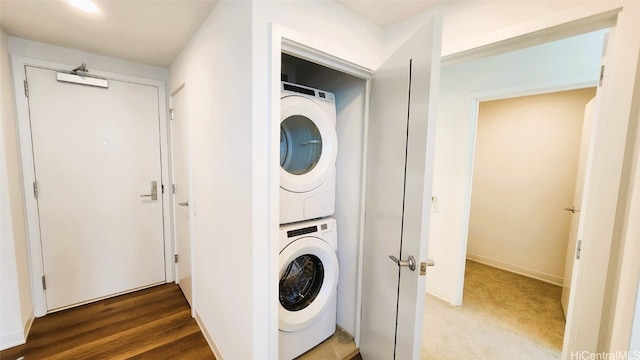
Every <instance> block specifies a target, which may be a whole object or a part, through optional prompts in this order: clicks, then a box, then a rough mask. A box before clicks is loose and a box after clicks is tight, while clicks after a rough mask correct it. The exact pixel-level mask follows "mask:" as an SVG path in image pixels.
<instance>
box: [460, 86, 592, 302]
mask: <svg viewBox="0 0 640 360" xmlns="http://www.w3.org/2000/svg"><path fill="white" fill-rule="evenodd" d="M574 80H576V81H574ZM597 85H598V84H597V81H595V80H594V81H590V80H582V79H572V81H566V82H563V83H561V84H552V83H550V82H542V83H535V84H524V85H522V86H517V87H513V88H501V89H494V90H487V91H482V92H477V93H472V94H471V108H472V112H471V120H470V121H471V126H470V131H469V136H470V139H471V141H470V143H469V148H468V151H467V158H468V159H469V160H468V163H467V165H468V166H467V177H466V179H465V195H464V207H463V208H464V214H463V222H462V228H463V231H462V239H461V240H460V241H461V244H462V246H461V247H460V252H459V253H458V254H457V258H458V260H457V265H456V270H457V274H456V276H457V282H456V283H457V289H456V293H455V298H454V303H453V305H454V306H462V300H463V297H464V275H465V267H466V265H465V261H466V255H467V245H468V240H469V221H470V219H471V195H472V182H473V172H474V165H475V153H476V140H477V130H478V116H479V109H480V103H481V102H485V101H493V100H503V99H511V98H515V97H521V96H532V95H540V94H548V93H554V92H560V91H570V90H578V89H585V88H589V87H596V86H597ZM543 281H547V280H543Z"/></svg>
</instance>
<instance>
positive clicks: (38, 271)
mask: <svg viewBox="0 0 640 360" xmlns="http://www.w3.org/2000/svg"><path fill="white" fill-rule="evenodd" d="M11 63H12V75H13V86H14V94H15V102H16V115H17V125H18V139H19V142H20V150H19V152H20V163H21V170H22V182H23V183H22V186H23V191H24V204H25V219H26V230H27V244H28V249H27V252H28V256H29V269H30V279H31V292H32V294H33V297H32V298H33V308H34V315H35V316H36V317H41V316H44V315H46V314H47V306H46V297H45V290H44V289H43V288H42V276H43V274H44V264H43V260H42V245H41V240H40V225H39V224H40V218H39V214H38V207H37V201H36V199H35V197H34V196H33V195H32V194H33V182H34V181H35V164H34V159H33V146H32V142H31V125H30V117H29V102H28V98H27V96H26V94H25V91H22V89H24V81H25V80H26V71H25V66H34V67H40V68H45V69H49V70H53V71H60V70H62V71H68V70H70V69H73V68H74V67H75V66H77V64H75V65H70V64H62V63H56V62H51V61H46V60H40V59H34V58H30V57H25V56H19V55H12V56H11ZM91 74H92V75H98V76H102V77H106V78H108V79H112V80H117V81H124V82H130V83H135V84H140V85H150V86H155V87H156V88H157V89H158V114H159V118H158V121H159V127H160V149H159V150H160V161H161V167H162V169H161V180H162V184H164V185H165V191H164V193H163V196H162V214H163V216H162V217H163V219H162V222H163V233H164V263H165V279H166V282H171V281H173V279H174V272H173V261H171V260H172V257H173V245H172V238H173V237H172V236H171V234H172V227H173V224H172V222H171V221H170V220H169V219H171V198H172V196H171V192H170V191H168V187H167V186H166V185H167V184H170V183H171V182H170V175H169V174H170V173H169V151H168V134H167V111H166V109H167V100H166V90H165V83H164V81H159V80H153V79H146V78H141V77H135V76H130V75H124V74H118V73H113V72H107V71H101V70H93V69H91Z"/></svg>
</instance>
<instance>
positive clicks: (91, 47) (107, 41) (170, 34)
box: [0, 0, 443, 67]
mask: <svg viewBox="0 0 640 360" xmlns="http://www.w3.org/2000/svg"><path fill="white" fill-rule="evenodd" d="M217 1H218V0H144V1H142V0H124V1H122V0H94V2H95V3H96V4H98V6H99V7H100V9H101V12H100V13H99V14H85V13H82V12H81V11H79V10H76V9H75V8H73V7H72V6H70V5H69V4H68V3H67V2H66V1H65V0H0V26H1V27H2V29H4V31H5V32H6V33H7V34H9V35H12V36H16V37H20V38H24V39H29V40H34V41H38V42H43V43H48V44H53V45H58V46H62V47H67V48H72V49H77V50H82V51H87V52H92V53H96V54H102V55H107V56H112V57H116V58H121V59H126V60H130V61H135V62H140V63H144V64H150V65H156V66H161V67H168V66H169V65H171V63H172V62H173V60H174V59H175V58H176V56H177V55H178V54H179V53H180V50H182V48H183V47H184V45H185V44H186V43H187V41H189V39H190V38H191V36H192V35H193V34H194V33H195V32H196V31H197V29H198V28H199V27H200V25H201V24H202V22H203V21H204V19H205V18H206V16H207V15H208V14H209V13H210V12H211V10H212V9H213V7H214V6H215V4H216V3H217ZM336 1H337V2H338V3H339V4H341V5H343V6H345V7H346V8H348V9H350V10H351V11H354V12H355V13H357V14H359V15H361V16H363V17H365V18H367V19H369V20H370V21H372V22H373V23H375V24H377V25H379V26H381V27H386V26H388V25H391V24H394V23H396V22H398V21H402V20H405V19H407V18H409V17H410V16H412V15H415V14H418V13H420V12H422V11H425V10H427V9H431V8H433V7H435V6H437V5H439V4H441V3H443V1H442V0H336Z"/></svg>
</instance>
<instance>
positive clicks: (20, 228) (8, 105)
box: [0, 33, 169, 347]
mask: <svg viewBox="0 0 640 360" xmlns="http://www.w3.org/2000/svg"><path fill="white" fill-rule="evenodd" d="M9 55H20V56H25V57H30V58H35V59H41V60H46V61H50V62H55V63H60V64H69V65H70V66H73V65H72V64H80V63H81V62H83V61H84V62H86V63H87V66H88V67H89V69H90V70H103V71H109V72H117V73H121V74H127V75H133V76H137V77H144V78H150V79H154V80H160V81H166V80H167V79H168V75H169V71H168V70H167V69H163V68H159V67H155V66H148V65H144V64H138V63H132V62H129V61H124V60H120V59H115V58H110V57H105V56H101V55H96V54H91V53H86V52H81V51H77V50H73V49H66V48H61V47H57V46H52V45H47V44H42V43H38V42H33V41H28V40H24V39H19V38H15V37H10V36H5V34H4V33H2V54H0V56H2V74H1V76H0V79H1V81H2V83H1V85H2V129H1V130H2V140H3V145H2V146H0V148H1V149H2V157H1V160H2V161H0V165H1V166H2V167H3V168H4V167H6V171H5V170H3V171H1V172H0V174H2V178H3V180H2V181H3V182H2V193H1V194H2V207H1V209H2V214H1V220H2V238H1V240H2V254H1V256H2V269H1V270H2V272H1V274H2V303H1V307H2V308H1V310H2V329H1V330H2V333H1V336H2V339H1V341H2V344H1V345H2V347H5V346H11V345H16V344H17V343H16V341H18V339H19V338H21V339H19V341H24V337H25V336H26V331H27V330H28V329H27V328H28V326H30V322H31V321H32V319H33V314H34V308H33V305H32V293H31V278H30V268H29V262H28V250H27V249H28V244H27V229H26V221H25V218H24V213H25V204H24V196H23V188H22V170H21V165H20V163H21V161H20V158H19V147H18V133H17V122H16V120H15V103H14V97H13V94H12V93H13V86H12V84H13V82H12V76H11V75H12V74H11V72H10V70H9ZM19 91H22V89H19ZM5 175H6V179H5ZM4 181H6V183H5V182H4ZM4 184H6V188H5V185H4ZM5 202H6V203H5ZM5 211H6V212H5ZM12 242H13V244H12ZM5 297H6V298H5ZM12 317H13V318H12ZM9 319H13V321H12V320H9ZM16 321H18V322H19V324H18V323H17V322H16ZM9 324H13V327H12V328H11V329H10V330H9V329H5V325H7V326H8V325H9ZM16 324H18V325H19V326H18V325H16ZM16 326H18V327H16ZM16 329H18V330H19V332H18V330H16ZM5 341H6V344H5Z"/></svg>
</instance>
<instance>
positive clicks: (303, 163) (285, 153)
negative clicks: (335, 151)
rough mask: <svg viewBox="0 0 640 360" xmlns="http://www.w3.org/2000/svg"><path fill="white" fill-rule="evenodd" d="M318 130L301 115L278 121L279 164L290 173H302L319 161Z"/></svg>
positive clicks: (320, 140) (320, 141)
mask: <svg viewBox="0 0 640 360" xmlns="http://www.w3.org/2000/svg"><path fill="white" fill-rule="evenodd" d="M320 155H322V136H321V135H320V130H318V127H317V126H316V125H315V124H314V123H313V121H311V120H309V118H307V117H306V116H303V115H293V116H289V117H288V118H286V119H284V120H283V121H282V122H281V123H280V166H282V168H283V169H284V170H285V171H287V172H288V173H290V174H293V175H304V174H306V173H308V172H309V171H311V170H313V168H314V167H315V166H316V164H318V161H320Z"/></svg>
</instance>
